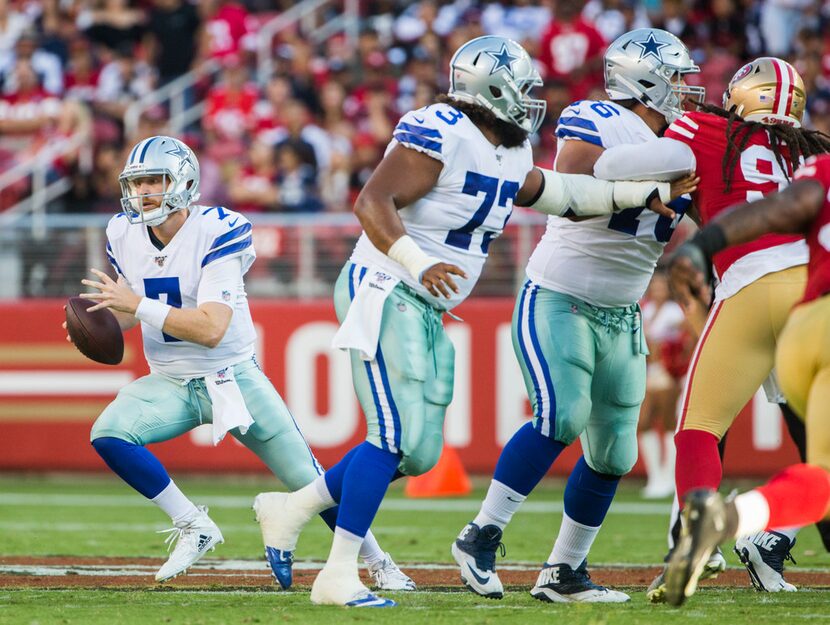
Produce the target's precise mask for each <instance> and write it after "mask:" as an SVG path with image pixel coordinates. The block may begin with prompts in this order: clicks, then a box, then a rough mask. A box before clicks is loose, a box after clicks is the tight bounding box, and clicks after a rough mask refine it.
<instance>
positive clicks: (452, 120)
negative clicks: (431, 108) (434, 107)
mask: <svg viewBox="0 0 830 625" xmlns="http://www.w3.org/2000/svg"><path fill="white" fill-rule="evenodd" d="M449 114H450V116H449V117H447V116H446V115H444V111H438V112H436V113H435V116H436V117H437V118H438V119H440V120H441V121H443V122H446V123H447V124H449V125H450V126H454V125H455V124H457V123H458V120H459V119H461V118H462V117H464V113H459V112H458V111H449Z"/></svg>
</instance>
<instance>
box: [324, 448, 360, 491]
mask: <svg viewBox="0 0 830 625" xmlns="http://www.w3.org/2000/svg"><path fill="white" fill-rule="evenodd" d="M358 449H360V445H358V446H357V447H352V449H350V450H349V453H347V454H346V455H345V456H343V458H341V459H340V462H338V463H337V464H336V465H334V466H333V467H332V468H331V469H329V470H328V471H326V473H325V475H324V476H323V477H324V478H325V487H326V491H327V492H328V493H329V496H330V497H331V498H332V499H333V500H334V501H336V502H338V503H339V502H340V497H341V496H342V494H343V476H344V475H346V469H348V468H349V464H350V463H351V461H352V458H354V455H355V454H356V453H357V450H358Z"/></svg>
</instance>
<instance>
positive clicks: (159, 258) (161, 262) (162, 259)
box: [154, 256, 167, 267]
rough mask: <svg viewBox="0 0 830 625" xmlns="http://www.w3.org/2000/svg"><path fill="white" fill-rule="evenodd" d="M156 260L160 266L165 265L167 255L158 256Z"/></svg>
mask: <svg viewBox="0 0 830 625" xmlns="http://www.w3.org/2000/svg"><path fill="white" fill-rule="evenodd" d="M154 260H155V261H156V264H157V265H158V266H159V267H164V261H165V260H167V256H156V257H155V259H154Z"/></svg>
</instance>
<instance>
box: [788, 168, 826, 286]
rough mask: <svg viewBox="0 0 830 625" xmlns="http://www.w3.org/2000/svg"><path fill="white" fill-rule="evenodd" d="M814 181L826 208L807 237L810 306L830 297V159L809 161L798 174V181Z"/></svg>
mask: <svg viewBox="0 0 830 625" xmlns="http://www.w3.org/2000/svg"><path fill="white" fill-rule="evenodd" d="M804 178H811V179H813V180H818V181H819V182H820V183H821V186H822V187H824V204H823V205H822V207H821V210H820V211H819V214H818V215H817V216H816V219H815V221H814V222H813V224H812V226H810V231H809V232H808V233H807V246H808V247H809V248H810V263H809V264H808V265H807V288H806V289H805V290H804V301H805V302H809V301H810V300H814V299H816V298H818V297H821V296H822V295H826V294H828V293H830V155H827V154H822V155H821V156H814V157H812V158H810V159H808V160H807V162H806V163H805V164H804V166H803V167H801V168H800V169H799V170H798V171H797V172H795V179H796V180H801V179H804Z"/></svg>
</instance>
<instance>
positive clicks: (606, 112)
mask: <svg viewBox="0 0 830 625" xmlns="http://www.w3.org/2000/svg"><path fill="white" fill-rule="evenodd" d="M591 110H592V111H594V112H595V113H596V114H597V115H599V116H600V117H603V118H605V119H608V118H609V117H614V115H619V114H620V112H619V111H618V110H617V107H615V106H611V105H610V104H608V103H606V102H594V103H593V104H592V105H591Z"/></svg>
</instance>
